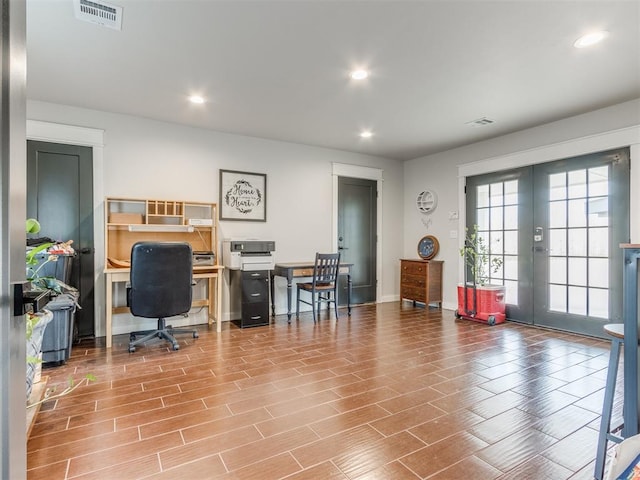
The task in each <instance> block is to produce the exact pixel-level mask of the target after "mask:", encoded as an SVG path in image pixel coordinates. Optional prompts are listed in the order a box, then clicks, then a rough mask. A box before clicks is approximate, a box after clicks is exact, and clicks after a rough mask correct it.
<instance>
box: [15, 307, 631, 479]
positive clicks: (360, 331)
mask: <svg viewBox="0 0 640 480" xmlns="http://www.w3.org/2000/svg"><path fill="white" fill-rule="evenodd" d="M340 315H341V316H340V319H339V320H338V321H337V322H336V321H335V319H334V318H333V316H331V317H330V318H329V317H327V313H326V312H323V313H322V316H321V319H320V320H319V322H318V323H317V324H315V325H314V323H313V321H312V319H311V315H310V314H304V315H301V318H300V321H299V322H296V321H295V319H294V320H293V321H292V323H291V324H290V325H289V324H287V321H286V316H278V317H276V319H275V321H274V322H272V324H271V325H270V326H264V327H255V328H249V329H240V328H238V327H236V326H235V325H233V324H231V323H224V324H223V330H222V333H221V334H217V333H216V332H215V327H214V328H212V329H209V328H208V327H207V326H206V325H203V326H200V327H199V329H200V338H198V339H195V340H194V339H192V338H191V337H190V336H188V335H185V336H181V337H180V343H181V348H180V350H179V351H171V350H169V349H168V344H166V343H162V342H160V341H157V340H156V341H155V342H153V343H150V344H148V345H147V346H143V347H140V348H138V349H137V351H136V352H135V353H133V354H129V353H128V351H127V342H128V335H119V336H116V337H115V338H114V347H113V348H112V349H110V350H107V349H106V348H104V346H103V344H104V338H103V339H98V340H97V341H96V342H89V344H87V342H85V343H83V344H80V345H74V346H73V350H72V356H71V358H70V359H69V361H68V362H67V363H66V365H63V366H60V367H56V368H51V369H45V371H44V373H45V374H46V375H49V377H50V384H54V385H55V384H64V383H65V382H66V379H67V377H68V376H69V375H70V374H72V375H74V376H75V378H76V379H77V378H80V377H81V376H82V375H83V374H84V373H86V372H92V373H93V374H94V375H95V376H96V377H97V378H98V380H97V382H95V383H94V384H92V385H90V386H86V387H85V386H82V387H80V388H79V389H77V390H76V391H75V392H73V393H72V394H70V395H68V396H66V397H63V398H61V399H59V400H57V401H50V402H48V403H46V404H44V405H43V407H42V410H41V411H40V413H39V414H38V417H37V419H36V424H35V425H34V427H33V430H32V433H31V436H30V439H29V441H28V445H27V449H28V466H27V468H28V479H29V480H39V479H46V480H56V479H100V480H104V479H118V480H126V479H142V478H145V479H165V478H166V479H259V480H269V479H283V478H286V479H289V480H301V479H313V480H315V479H332V480H338V479H358V480H365V479H366V480H371V479H384V480H387V479H388V480H394V479H418V478H421V479H425V478H428V479H432V480H444V479H452V480H459V479H473V480H491V479H500V480H507V479H508V480H523V479H534V480H544V479H549V480H562V479H572V480H576V479H592V478H593V475H592V474H593V465H594V458H595V447H596V437H597V432H598V428H599V416H600V409H601V406H602V400H603V396H604V390H603V388H604V381H605V376H606V371H607V361H608V352H609V342H606V341H604V340H598V339H593V338H588V337H582V336H578V335H571V334H566V333H561V332H555V331H550V330H543V329H538V328H532V327H528V326H524V325H519V324H516V323H510V322H508V323H505V324H502V325H497V326H494V327H489V326H487V325H484V324H480V323H475V322H471V321H468V320H456V319H455V318H454V315H453V312H451V311H448V310H443V311H440V310H436V309H433V308H432V309H430V310H426V311H425V309H423V308H413V307H412V306H411V304H409V303H405V304H400V303H398V302H395V303H386V304H380V305H366V306H359V307H356V308H354V309H353V314H352V316H351V317H350V318H349V317H347V315H346V312H345V311H344V310H341V314H340ZM616 409H617V410H619V407H617V408H616Z"/></svg>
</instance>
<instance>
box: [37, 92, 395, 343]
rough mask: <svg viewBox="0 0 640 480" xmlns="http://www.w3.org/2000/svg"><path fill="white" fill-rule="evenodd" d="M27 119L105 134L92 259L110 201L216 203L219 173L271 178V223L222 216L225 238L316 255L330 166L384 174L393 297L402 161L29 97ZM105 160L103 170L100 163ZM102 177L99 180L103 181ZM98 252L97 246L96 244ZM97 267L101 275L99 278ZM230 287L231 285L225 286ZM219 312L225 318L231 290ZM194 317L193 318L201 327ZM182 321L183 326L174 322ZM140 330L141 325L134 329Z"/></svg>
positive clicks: (100, 291) (295, 255)
mask: <svg viewBox="0 0 640 480" xmlns="http://www.w3.org/2000/svg"><path fill="white" fill-rule="evenodd" d="M27 117H28V118H29V119H30V120H40V121H46V122H53V123H61V124H67V125H76V126H82V127H89V128H95V129H101V130H104V148H103V152H102V161H101V162H100V165H98V167H99V168H102V172H101V173H97V174H96V175H94V177H96V178H97V179H98V185H96V189H97V191H101V192H102V197H100V198H98V199H97V202H99V204H98V205H96V208H95V209H94V211H95V212H96V213H97V215H96V228H95V235H96V248H97V250H96V258H97V259H98V261H97V264H98V265H99V268H102V262H103V259H104V247H103V241H101V239H103V237H104V229H103V219H102V214H101V213H100V212H101V211H102V209H103V208H104V206H103V204H102V199H103V198H104V197H118V196H121V197H134V198H136V197H140V198H158V199H164V198H166V199H176V200H192V201H202V202H216V203H217V202H218V200H219V198H218V182H219V175H218V170H219V169H230V170H240V171H249V172H259V173H266V174H267V222H265V223H260V222H229V221H227V222H220V231H219V238H220V239H222V238H228V237H241V238H246V237H251V238H261V239H269V240H275V242H276V253H275V257H276V261H278V262H287V261H289V262H290V261H300V260H308V259H312V258H313V256H314V254H315V252H316V251H318V250H329V249H331V248H333V245H334V239H333V238H331V237H332V235H331V229H332V208H331V207H332V203H331V202H332V195H333V191H332V188H333V179H332V164H333V163H334V162H338V163H343V164H353V165H362V166H368V167H375V168H379V169H382V170H383V179H384V181H383V182H382V183H383V192H384V194H383V196H382V198H383V205H382V215H383V228H384V230H383V232H382V239H381V240H382V245H383V249H382V258H381V262H382V276H381V278H380V279H379V281H380V282H381V284H382V285H381V288H380V292H381V297H380V298H378V301H385V300H389V299H394V298H397V290H398V286H397V283H398V277H397V273H396V271H395V270H397V259H398V258H399V257H400V254H401V252H402V239H401V238H398V237H401V236H402V231H403V225H402V224H403V218H402V215H401V214H399V212H401V211H402V209H403V195H402V191H403V186H402V183H403V174H402V163H400V162H396V161H393V160H387V159H383V158H380V157H373V156H368V155H359V154H353V153H347V152H342V151H338V150H331V149H326V148H317V147H309V146H303V145H298V144H291V143H284V142H278V141H271V140H264V139H258V138H252V137H246V136H240V135H231V134H224V133H219V132H214V131H210V130H204V129H199V128H192V127H187V126H181V125H177V124H171V123H165V122H157V121H152V120H147V119H143V118H138V117H132V116H126V115H119V114H112V113H107V112H101V111H94V110H86V109H79V108H74V107H68V106H62V105H56V104H50V103H43V102H36V101H29V102H28V103H27ZM102 166H103V167H102ZM100 179H101V184H100ZM98 249H100V250H98ZM100 275H101V272H97V277H99V276H100ZM277 285H278V290H277V291H276V293H275V295H276V299H277V303H276V307H277V309H276V313H283V312H286V300H285V298H286V294H285V287H283V285H282V282H278V284H277ZM225 287H226V286H225ZM223 297H224V301H223V305H222V307H223V316H224V317H225V318H228V313H229V312H228V307H227V306H228V305H229V303H228V298H227V293H226V289H225V295H224V296H223ZM96 303H97V317H98V325H97V326H98V328H97V334H98V335H104V309H105V306H104V284H101V285H97V288H96ZM203 322H204V320H198V319H196V320H194V321H193V323H203ZM174 323H176V324H178V322H174ZM113 326H114V333H115V334H117V333H125V332H128V331H130V330H131V327H132V326H133V323H132V319H131V318H130V316H129V315H119V316H116V317H114V323H113ZM135 328H137V327H135Z"/></svg>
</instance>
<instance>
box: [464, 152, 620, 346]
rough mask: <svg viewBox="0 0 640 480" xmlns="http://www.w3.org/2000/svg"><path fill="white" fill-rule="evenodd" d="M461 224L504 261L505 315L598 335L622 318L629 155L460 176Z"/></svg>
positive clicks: (498, 280)
mask: <svg viewBox="0 0 640 480" xmlns="http://www.w3.org/2000/svg"><path fill="white" fill-rule="evenodd" d="M466 196H467V226H468V228H472V227H473V225H474V224H476V225H478V231H479V234H480V235H482V236H483V238H484V239H485V241H486V242H487V244H488V245H489V249H490V255H491V256H496V257H499V258H500V259H501V260H502V265H501V267H500V268H499V269H498V270H497V271H494V272H491V277H490V283H493V284H500V285H504V286H505V291H506V296H505V301H506V303H507V318H509V319H510V320H516V321H521V322H526V323H531V324H535V325H541V326H547V327H551V328H556V329H561V330H566V331H571V332H576V333H582V334H587V335H594V336H602V335H603V333H602V327H603V325H604V324H606V323H610V322H619V321H621V310H622V273H621V272H622V252H621V250H620V248H619V244H620V243H625V242H628V241H629V150H628V149H621V150H615V151H608V152H601V153H595V154H590V155H584V156H580V157H575V158H569V159H565V160H559V161H555V162H549V163H544V164H538V165H533V166H530V167H524V168H519V169H514V170H511V171H506V172H499V173H493V174H487V175H481V176H476V177H469V178H467V189H466Z"/></svg>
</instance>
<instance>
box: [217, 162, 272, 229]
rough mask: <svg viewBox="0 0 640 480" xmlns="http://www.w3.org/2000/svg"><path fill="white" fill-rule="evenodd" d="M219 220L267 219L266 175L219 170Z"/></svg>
mask: <svg viewBox="0 0 640 480" xmlns="http://www.w3.org/2000/svg"><path fill="white" fill-rule="evenodd" d="M220 220H245V221H253V222H266V221H267V175H266V174H264V173H249V172H236V171H233V170H220Z"/></svg>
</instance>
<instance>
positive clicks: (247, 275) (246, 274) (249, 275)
mask: <svg viewBox="0 0 640 480" xmlns="http://www.w3.org/2000/svg"><path fill="white" fill-rule="evenodd" d="M264 278H266V279H268V278H269V270H256V271H253V272H251V271H244V270H243V271H242V280H243V281H244V280H258V279H264Z"/></svg>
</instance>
